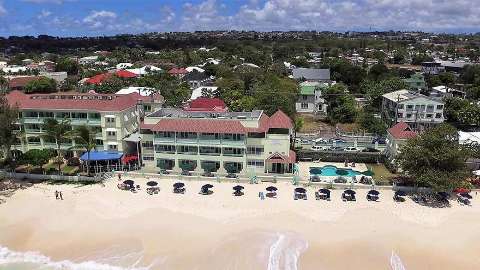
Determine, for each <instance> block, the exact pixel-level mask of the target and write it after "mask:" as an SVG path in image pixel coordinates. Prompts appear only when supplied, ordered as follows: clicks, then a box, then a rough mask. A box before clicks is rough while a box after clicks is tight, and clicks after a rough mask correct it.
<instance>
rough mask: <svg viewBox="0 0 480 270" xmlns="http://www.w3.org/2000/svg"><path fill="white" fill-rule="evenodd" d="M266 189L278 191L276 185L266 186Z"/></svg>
mask: <svg viewBox="0 0 480 270" xmlns="http://www.w3.org/2000/svg"><path fill="white" fill-rule="evenodd" d="M266 190H267V191H269V192H274V191H277V190H278V189H277V188H276V187H274V186H269V187H267V188H266Z"/></svg>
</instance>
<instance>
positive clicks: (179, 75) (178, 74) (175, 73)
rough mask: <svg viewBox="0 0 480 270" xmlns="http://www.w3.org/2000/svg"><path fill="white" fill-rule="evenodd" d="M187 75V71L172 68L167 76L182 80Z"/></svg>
mask: <svg viewBox="0 0 480 270" xmlns="http://www.w3.org/2000/svg"><path fill="white" fill-rule="evenodd" d="M187 73H188V71H187V70H186V69H184V68H172V69H170V70H169V71H168V74H170V75H172V76H175V77H177V78H179V79H181V78H183V76H185V74H187Z"/></svg>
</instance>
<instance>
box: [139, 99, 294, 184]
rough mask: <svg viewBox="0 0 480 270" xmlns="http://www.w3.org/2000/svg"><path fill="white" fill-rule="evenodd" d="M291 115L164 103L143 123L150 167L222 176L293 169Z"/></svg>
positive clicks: (146, 160)
mask: <svg viewBox="0 0 480 270" xmlns="http://www.w3.org/2000/svg"><path fill="white" fill-rule="evenodd" d="M292 133H293V124H292V121H291V119H290V118H289V117H288V116H287V115H286V114H284V113H283V112H281V111H278V112H276V113H275V114H273V115H272V116H271V117H268V116H267V115H266V114H265V113H264V112H263V111H252V112H218V113H217V112H216V113H212V112H198V111H184V110H180V109H169V108H163V109H161V110H159V111H157V112H154V113H152V114H150V115H147V116H146V117H145V119H144V122H143V123H142V124H141V136H142V151H141V153H142V159H143V162H144V164H145V167H146V168H149V169H150V170H155V171H159V170H160V169H166V170H171V171H174V172H181V171H184V172H185V171H190V172H194V173H196V174H202V173H204V172H205V173H206V172H213V173H214V174H216V175H226V174H227V173H228V174H236V175H244V176H246V175H262V174H270V173H274V174H276V173H278V174H285V173H286V174H291V173H293V166H294V163H295V160H296V156H295V152H294V151H291V150H290V139H291V135H292Z"/></svg>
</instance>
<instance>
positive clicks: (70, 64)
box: [56, 57, 80, 75]
mask: <svg viewBox="0 0 480 270" xmlns="http://www.w3.org/2000/svg"><path fill="white" fill-rule="evenodd" d="M79 70H80V66H79V64H78V63H77V61H75V60H72V59H70V58H67V57H64V58H61V59H59V60H58V62H57V66H56V71H65V72H67V74H68V75H77V74H78V71H79Z"/></svg>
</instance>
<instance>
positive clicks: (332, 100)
mask: <svg viewBox="0 0 480 270" xmlns="http://www.w3.org/2000/svg"><path fill="white" fill-rule="evenodd" d="M324 96H325V100H326V102H327V105H328V113H327V114H328V120H329V121H330V122H332V123H352V122H354V121H355V118H356V116H357V108H356V105H355V99H354V98H353V96H352V95H350V94H348V93H347V88H346V87H345V85H343V84H335V85H332V86H330V87H328V88H327V89H326V91H325V92H324Z"/></svg>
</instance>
